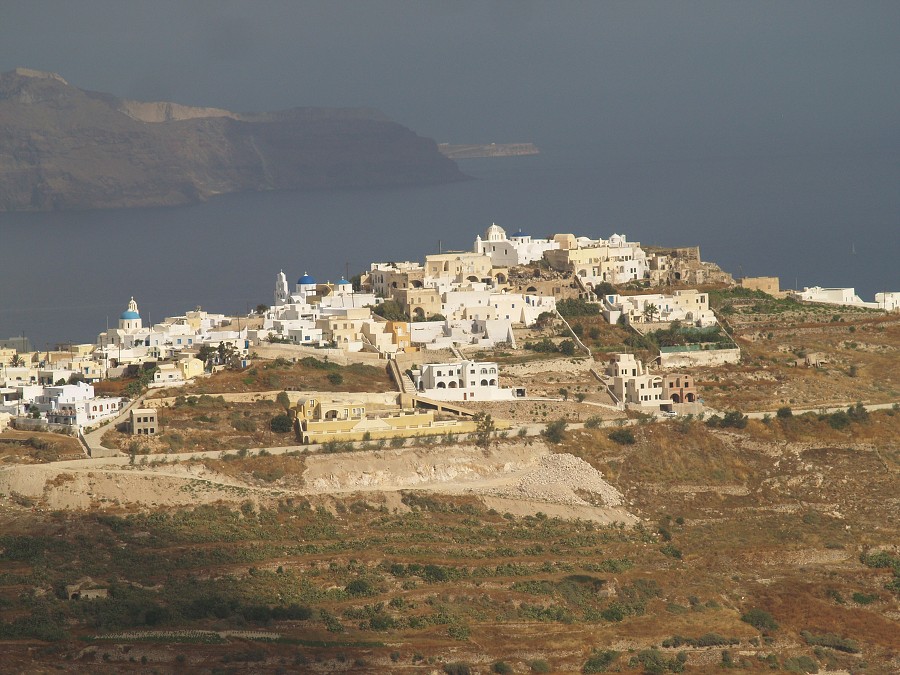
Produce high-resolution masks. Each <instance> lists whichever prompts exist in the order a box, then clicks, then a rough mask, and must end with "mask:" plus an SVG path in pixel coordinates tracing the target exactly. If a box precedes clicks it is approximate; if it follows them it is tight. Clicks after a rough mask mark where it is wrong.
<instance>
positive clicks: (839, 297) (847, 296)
mask: <svg viewBox="0 0 900 675" xmlns="http://www.w3.org/2000/svg"><path fill="white" fill-rule="evenodd" d="M793 295H794V297H795V298H796V299H797V300H800V301H803V302H821V303H824V304H826V305H843V306H846V307H864V308H866V309H880V310H882V311H885V312H896V311H897V310H900V292H894V293H876V294H875V302H865V301H863V299H862V298H860V297H859V296H858V295H857V294H856V289H855V288H822V287H821V286H807V287H805V288H804V289H803V290H802V291H795V292H794V294H793Z"/></svg>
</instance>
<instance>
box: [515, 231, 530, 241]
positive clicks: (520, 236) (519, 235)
mask: <svg viewBox="0 0 900 675" xmlns="http://www.w3.org/2000/svg"><path fill="white" fill-rule="evenodd" d="M530 236H531V235H530V234H525V233H524V232H522V230H521V229H519V231H518V232H516V233H515V234H514V235H513V239H525V238H526V237H530Z"/></svg>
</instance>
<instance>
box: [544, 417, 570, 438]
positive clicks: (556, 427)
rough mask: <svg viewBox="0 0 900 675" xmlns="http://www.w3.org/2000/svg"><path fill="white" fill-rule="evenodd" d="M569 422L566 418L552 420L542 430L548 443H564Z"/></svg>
mask: <svg viewBox="0 0 900 675" xmlns="http://www.w3.org/2000/svg"><path fill="white" fill-rule="evenodd" d="M568 424H569V423H568V422H566V420H556V421H555V422H550V423H549V424H547V426H546V428H545V429H544V430H543V431H542V432H541V436H543V437H544V440H545V441H547V442H548V443H553V444H557V443H562V442H563V440H564V439H565V437H566V427H567V426H568Z"/></svg>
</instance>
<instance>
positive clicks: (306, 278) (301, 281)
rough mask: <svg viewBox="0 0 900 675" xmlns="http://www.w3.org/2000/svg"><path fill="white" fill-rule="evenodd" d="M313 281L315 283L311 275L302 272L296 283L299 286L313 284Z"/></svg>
mask: <svg viewBox="0 0 900 675" xmlns="http://www.w3.org/2000/svg"><path fill="white" fill-rule="evenodd" d="M315 283H316V280H315V279H313V278H312V277H311V276H309V275H308V274H306V273H305V272H304V273H303V276H302V277H300V278H299V279H297V284H298V285H299V286H306V285H308V284H315Z"/></svg>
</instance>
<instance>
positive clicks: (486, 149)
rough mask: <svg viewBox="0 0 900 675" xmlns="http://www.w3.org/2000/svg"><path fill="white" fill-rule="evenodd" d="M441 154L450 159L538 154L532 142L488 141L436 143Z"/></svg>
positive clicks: (538, 151)
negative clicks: (468, 143)
mask: <svg viewBox="0 0 900 675" xmlns="http://www.w3.org/2000/svg"><path fill="white" fill-rule="evenodd" d="M438 150H440V151H441V154H442V155H444V156H445V157H449V158H450V159H474V158H476V157H521V156H523V155H539V154H541V151H540V150H538V149H537V146H536V145H535V144H534V143H488V144H486V145H451V144H450V143H441V144H440V145H438Z"/></svg>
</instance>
